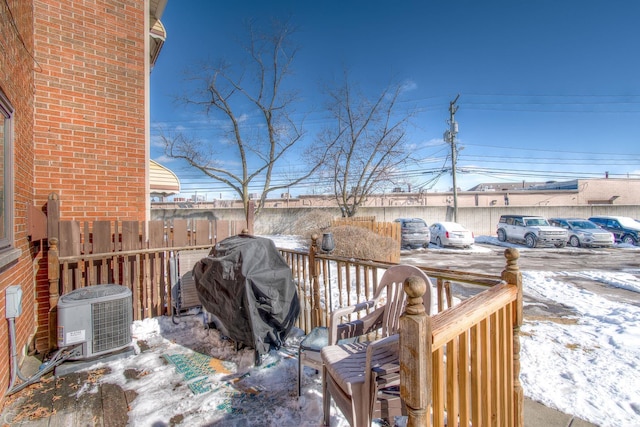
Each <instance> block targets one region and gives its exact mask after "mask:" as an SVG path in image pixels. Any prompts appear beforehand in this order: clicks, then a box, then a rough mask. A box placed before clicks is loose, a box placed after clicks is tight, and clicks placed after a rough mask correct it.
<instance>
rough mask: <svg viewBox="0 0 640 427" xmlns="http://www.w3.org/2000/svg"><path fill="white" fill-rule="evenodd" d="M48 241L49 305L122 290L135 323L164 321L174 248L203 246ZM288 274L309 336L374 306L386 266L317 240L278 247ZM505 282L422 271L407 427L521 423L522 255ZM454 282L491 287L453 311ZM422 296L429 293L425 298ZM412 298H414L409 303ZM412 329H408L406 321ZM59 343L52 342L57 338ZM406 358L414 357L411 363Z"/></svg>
mask: <svg viewBox="0 0 640 427" xmlns="http://www.w3.org/2000/svg"><path fill="white" fill-rule="evenodd" d="M56 243H57V242H56V241H55V240H52V241H51V242H50V251H49V263H50V264H49V274H50V279H51V280H50V298H51V303H52V307H55V303H56V302H57V297H58V294H59V293H66V292H69V291H70V290H72V289H73V288H75V287H76V286H89V285H93V284H96V283H105V282H111V283H119V284H125V285H127V286H131V289H132V290H133V304H134V317H135V318H136V319H142V318H147V317H153V316H159V315H163V314H167V308H168V307H171V300H170V298H171V292H168V286H169V283H168V281H167V271H168V269H167V262H168V260H169V256H170V254H171V251H178V250H187V249H202V248H203V247H210V244H209V245H205V246H187V247H170V248H167V247H164V248H157V249H139V250H131V251H119V252H109V253H102V254H85V255H77V256H75V255H74V256H64V257H59V256H58V254H57V247H56ZM279 251H280V253H281V254H282V256H283V257H284V258H285V260H286V261H287V263H288V265H289V266H290V267H291V271H292V274H293V277H294V279H295V282H296V286H297V290H298V297H299V299H300V303H301V314H300V317H299V319H298V323H297V326H298V327H300V328H301V329H303V330H305V331H306V332H309V331H310V330H311V329H312V328H313V327H315V326H326V325H327V324H328V316H329V314H330V312H331V311H332V310H333V309H335V308H338V307H343V306H346V305H351V304H355V303H358V302H362V301H365V300H367V299H370V298H371V297H372V295H373V291H374V287H375V284H376V283H377V282H378V278H379V277H381V275H382V274H383V273H384V270H386V269H387V268H388V267H389V266H390V265H392V264H390V263H383V262H373V261H362V260H354V259H348V258H341V257H334V256H331V255H327V254H320V253H319V251H318V245H317V240H314V241H313V242H312V245H311V247H310V249H309V251H308V252H306V251H295V250H289V249H279ZM505 257H506V259H507V267H506V269H505V270H504V271H503V273H502V275H501V276H500V277H498V276H492V275H487V274H476V273H468V272H460V271H452V270H447V269H436V268H427V267H420V268H421V269H422V270H424V271H425V272H426V273H427V275H428V276H429V277H430V278H431V279H432V280H433V281H434V282H435V287H436V292H435V293H434V295H435V297H436V301H437V304H436V308H435V310H432V313H431V314H432V315H431V316H427V315H426V314H425V313H424V311H422V312H420V309H419V307H416V306H415V305H413V306H412V305H411V301H414V302H418V303H419V304H420V305H421V304H422V303H421V301H422V299H421V298H422V297H421V294H419V295H412V294H411V293H410V292H412V291H409V292H408V293H409V301H410V304H409V306H408V307H407V312H406V313H405V315H404V317H403V322H404V323H402V325H403V326H401V341H400V342H401V360H400V366H401V396H402V398H403V399H404V401H405V403H406V406H407V408H408V410H409V416H410V417H409V425H410V426H418V425H419V426H423V425H428V426H437V427H440V426H444V425H445V419H446V420H448V421H447V425H448V426H452V425H459V426H469V425H473V426H489V425H491V426H494V425H495V426H517V427H521V426H522V425H523V422H522V404H523V397H522V396H523V395H522V387H521V386H520V382H519V372H520V362H519V352H520V343H519V338H518V334H519V328H520V325H521V324H522V277H521V274H520V272H519V270H518V266H517V259H518V252H517V251H516V250H513V249H507V250H506V251H505ZM452 283H462V284H465V283H467V284H475V285H483V286H485V287H486V288H485V290H483V291H481V292H479V293H478V294H477V295H474V296H472V297H469V298H467V299H464V298H462V297H460V298H461V299H462V302H460V303H459V304H454V298H455V295H452V287H451V284H452ZM423 292H424V291H423ZM412 298H413V299H412ZM407 322H408V323H407ZM53 342H55V341H53ZM408 355H410V356H408Z"/></svg>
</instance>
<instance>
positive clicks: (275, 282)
mask: <svg viewBox="0 0 640 427" xmlns="http://www.w3.org/2000/svg"><path fill="white" fill-rule="evenodd" d="M193 276H194V279H195V282H196V289H197V291H198V297H199V298H200V302H201V303H202V305H203V307H204V308H205V310H207V311H208V312H209V313H211V314H213V315H214V316H215V317H216V318H217V320H218V321H219V322H220V323H222V326H223V328H221V330H223V331H224V332H225V334H228V337H229V338H231V339H233V340H234V341H236V343H242V344H244V345H246V346H248V347H252V348H254V349H255V350H256V352H257V354H259V355H262V354H266V353H268V352H269V349H270V348H271V347H272V346H273V347H274V348H279V347H280V346H281V345H282V343H283V342H284V340H285V339H286V337H287V334H288V333H289V331H290V330H291V327H292V326H293V324H294V322H295V321H296V319H297V318H298V314H299V313H300V303H299V301H298V295H297V291H296V285H295V283H294V281H293V277H292V276H291V269H290V267H289V266H288V265H287V262H286V261H285V260H284V258H282V256H281V255H280V253H279V252H278V250H277V249H276V246H275V245H274V243H273V241H271V240H270V239H266V238H263V237H255V236H249V235H239V236H233V237H229V238H227V239H224V240H222V241H221V242H219V243H218V244H216V246H215V247H214V248H213V249H212V251H211V254H210V255H209V256H208V257H206V258H203V259H201V260H200V261H198V262H197V263H196V265H195V266H194V268H193Z"/></svg>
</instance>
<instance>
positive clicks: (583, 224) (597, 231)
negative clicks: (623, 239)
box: [549, 218, 615, 248]
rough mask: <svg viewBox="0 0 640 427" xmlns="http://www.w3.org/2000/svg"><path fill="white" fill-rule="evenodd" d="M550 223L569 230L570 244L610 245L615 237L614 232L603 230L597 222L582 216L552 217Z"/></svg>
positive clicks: (577, 245) (575, 245) (586, 245)
mask: <svg viewBox="0 0 640 427" xmlns="http://www.w3.org/2000/svg"><path fill="white" fill-rule="evenodd" d="M549 223H550V224H551V225H555V226H556V227H562V228H564V229H566V230H567V233H568V235H569V244H570V245H571V246H573V247H574V248H578V247H581V246H582V247H610V246H613V243H614V242H615V239H614V237H613V233H610V232H608V231H607V230H603V229H602V228H600V227H599V226H598V225H597V224H595V223H593V222H591V221H589V220H588V219H582V218H550V219H549Z"/></svg>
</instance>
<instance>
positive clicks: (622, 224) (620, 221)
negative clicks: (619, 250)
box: [589, 216, 640, 246]
mask: <svg viewBox="0 0 640 427" xmlns="http://www.w3.org/2000/svg"><path fill="white" fill-rule="evenodd" d="M589 221H592V222H595V223H596V224H598V225H599V226H600V227H602V228H604V229H605V230H607V231H610V232H612V233H613V235H614V236H615V238H616V242H622V243H627V244H630V245H636V246H637V245H638V243H640V223H638V222H637V221H636V220H634V219H633V218H630V217H628V216H592V217H591V218H589Z"/></svg>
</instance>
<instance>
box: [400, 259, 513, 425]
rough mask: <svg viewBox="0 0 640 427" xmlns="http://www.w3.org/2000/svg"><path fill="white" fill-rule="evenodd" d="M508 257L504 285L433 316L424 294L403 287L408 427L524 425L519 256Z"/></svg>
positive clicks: (402, 370)
mask: <svg viewBox="0 0 640 427" xmlns="http://www.w3.org/2000/svg"><path fill="white" fill-rule="evenodd" d="M505 257H506V258H507V267H506V269H505V270H504V271H503V273H502V279H503V280H502V283H500V284H499V285H496V286H493V287H491V288H489V289H487V290H485V291H483V292H481V293H480V294H478V295H476V296H473V297H471V298H469V299H468V300H466V301H463V302H462V303H461V304H459V305H457V306H454V307H452V308H449V309H447V310H444V311H442V312H440V313H438V314H436V315H434V316H431V317H430V316H427V315H426V314H425V310H424V309H423V308H421V307H420V306H421V305H422V294H423V293H424V288H422V289H419V290H418V288H417V287H416V286H412V285H411V284H409V283H407V284H405V290H406V291H407V294H408V297H409V304H408V307H407V311H406V313H405V314H404V315H403V318H402V320H401V328H400V373H401V378H400V382H401V390H400V393H401V397H402V399H403V400H404V401H405V403H406V405H407V409H408V414H409V420H408V424H407V425H408V426H435V427H443V426H445V425H448V426H452V425H455V426H469V425H472V426H505V427H511V426H516V427H522V426H523V425H524V421H523V412H522V411H523V393H522V386H521V384H520V380H519V375H520V341H519V331H520V326H521V325H522V276H521V274H520V272H519V270H518V266H517V259H518V257H519V255H518V252H517V250H515V249H507V250H506V251H505ZM416 355H418V356H417V357H416ZM416 360H417V361H416ZM445 420H446V423H445Z"/></svg>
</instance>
